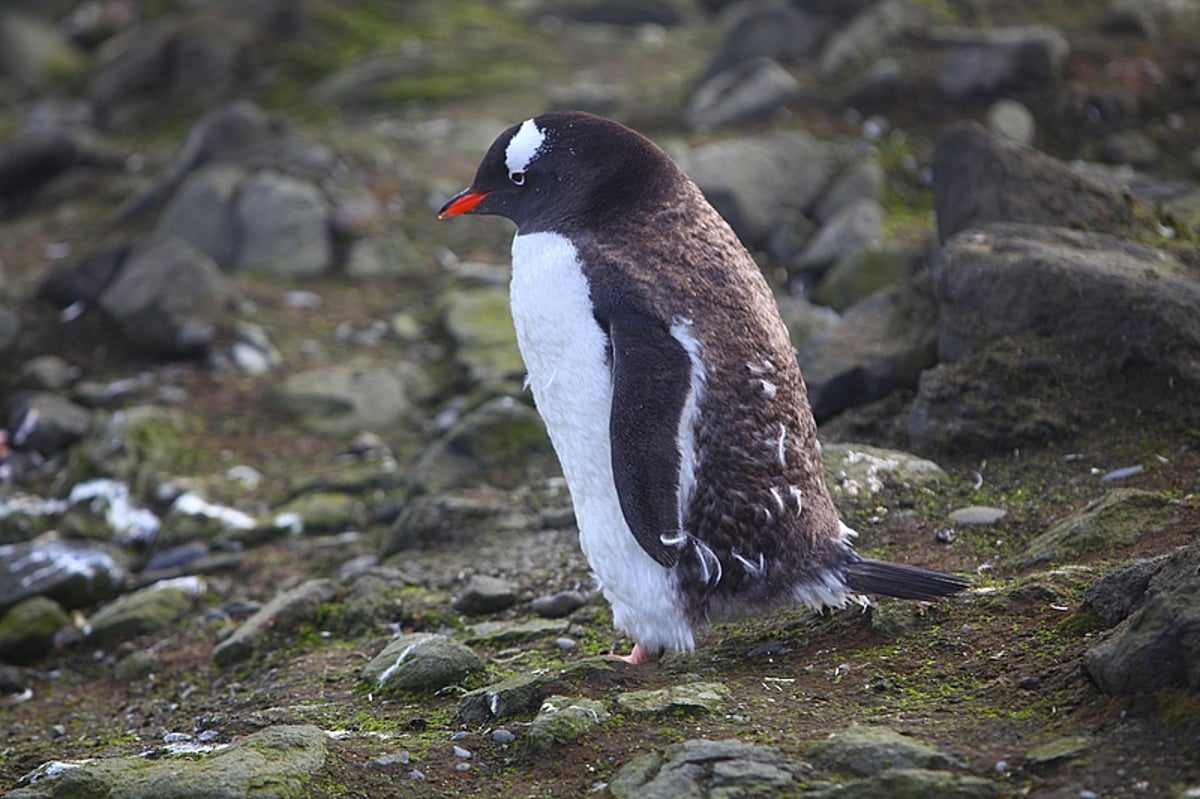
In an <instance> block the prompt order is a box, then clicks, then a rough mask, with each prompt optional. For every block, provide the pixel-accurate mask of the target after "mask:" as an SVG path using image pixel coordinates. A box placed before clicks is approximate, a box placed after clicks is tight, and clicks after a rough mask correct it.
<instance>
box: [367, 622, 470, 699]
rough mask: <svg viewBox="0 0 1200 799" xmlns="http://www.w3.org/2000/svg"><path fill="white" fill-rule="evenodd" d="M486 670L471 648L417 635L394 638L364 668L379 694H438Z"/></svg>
mask: <svg viewBox="0 0 1200 799" xmlns="http://www.w3.org/2000/svg"><path fill="white" fill-rule="evenodd" d="M482 670H483V661H482V660H480V659H479V656H478V655H476V654H475V652H474V651H472V650H471V649H470V648H469V647H466V646H463V645H462V644H460V643H458V642H457V641H455V640H454V639H453V638H449V637H447V636H444V635H437V634H435V633H414V634H412V635H401V636H399V637H398V638H395V639H393V640H392V641H391V642H390V643H389V644H388V645H387V646H386V647H384V649H383V651H382V652H380V653H379V654H378V655H376V656H375V657H374V658H373V659H372V660H371V662H370V663H368V664H367V665H366V667H365V668H364V669H363V680H364V681H365V682H367V683H370V684H371V686H372V688H373V690H376V691H427V692H432V691H437V690H439V689H441V688H445V687H446V686H448V685H454V684H456V683H458V682H461V681H462V680H463V679H465V678H466V677H468V676H470V675H471V674H474V673H475V672H478V671H482Z"/></svg>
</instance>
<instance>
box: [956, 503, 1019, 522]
mask: <svg viewBox="0 0 1200 799" xmlns="http://www.w3.org/2000/svg"><path fill="white" fill-rule="evenodd" d="M1007 515H1008V511H1006V510H1004V509H1002V508H989V507H986V506H984V505H968V506H967V507H965V508H958V509H957V510H953V511H951V512H950V519H951V521H954V522H956V523H958V524H970V525H988V524H995V523H996V522H998V521H1000V520H1001V519H1003V518H1004V517H1005V516H1007Z"/></svg>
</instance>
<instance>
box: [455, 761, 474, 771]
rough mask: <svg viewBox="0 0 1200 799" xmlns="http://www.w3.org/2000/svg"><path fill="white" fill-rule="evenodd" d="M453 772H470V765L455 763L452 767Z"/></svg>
mask: <svg viewBox="0 0 1200 799" xmlns="http://www.w3.org/2000/svg"><path fill="white" fill-rule="evenodd" d="M454 770H455V771H470V770H471V764H470V763H457V764H455V766H454Z"/></svg>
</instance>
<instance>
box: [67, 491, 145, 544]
mask: <svg viewBox="0 0 1200 799" xmlns="http://www.w3.org/2000/svg"><path fill="white" fill-rule="evenodd" d="M67 502H68V505H69V506H68V508H67V510H66V513H64V514H63V516H62V517H61V518H60V519H59V520H58V527H59V529H60V530H61V531H62V532H64V533H67V534H68V535H72V536H75V537H77V538H89V539H96V540H112V541H116V542H117V543H119V544H122V545H124V546H132V547H145V546H149V545H150V544H152V543H153V542H154V541H155V539H156V536H157V535H158V531H159V529H160V528H161V526H162V520H161V519H159V517H158V514H156V513H154V512H153V511H152V510H150V509H149V508H146V507H144V506H143V505H141V504H140V503H139V502H138V500H137V498H136V497H134V495H133V494H132V492H130V490H129V486H128V485H126V484H125V483H123V482H121V481H120V480H111V479H108V478H104V477H98V478H96V479H94V480H87V481H85V482H82V483H76V484H75V485H74V486H72V487H71V493H70V495H69V496H68V497H67Z"/></svg>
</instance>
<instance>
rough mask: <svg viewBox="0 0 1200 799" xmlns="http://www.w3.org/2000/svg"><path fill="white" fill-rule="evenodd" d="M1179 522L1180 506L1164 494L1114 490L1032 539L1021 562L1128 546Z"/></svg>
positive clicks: (1065, 558) (1053, 559) (1063, 558)
mask: <svg viewBox="0 0 1200 799" xmlns="http://www.w3.org/2000/svg"><path fill="white" fill-rule="evenodd" d="M1177 521H1179V511H1178V509H1177V508H1176V507H1175V506H1174V505H1173V504H1172V503H1171V501H1170V500H1169V499H1167V498H1166V497H1164V496H1162V495H1161V494H1156V493H1154V492H1152V491H1142V490H1140V489H1136V488H1118V489H1114V490H1112V491H1109V492H1108V493H1107V494H1105V495H1104V496H1102V497H1100V498H1099V499H1097V500H1095V501H1094V502H1092V503H1090V504H1089V505H1088V506H1087V507H1085V508H1084V509H1083V510H1081V511H1079V512H1078V513H1074V514H1072V515H1070V516H1068V517H1067V518H1065V519H1063V520H1062V521H1060V522H1058V523H1057V524H1055V525H1054V526H1053V527H1051V528H1050V529H1049V530H1047V531H1046V532H1044V533H1042V534H1041V535H1039V536H1038V537H1037V538H1035V539H1033V541H1031V542H1029V546H1028V547H1027V548H1026V549H1025V554H1024V555H1023V556H1022V558H1021V563H1022V565H1024V566H1029V565H1032V564H1036V563H1047V562H1055V563H1058V562H1063V561H1070V560H1073V559H1075V558H1079V557H1082V556H1084V555H1088V554H1090V553H1093V552H1102V551H1107V550H1111V549H1112V548H1114V547H1122V546H1128V545H1130V544H1133V543H1134V542H1136V541H1137V540H1139V539H1140V538H1142V537H1143V536H1145V535H1147V534H1148V533H1154V532H1158V531H1159V530H1162V529H1163V528H1165V527H1167V526H1168V525H1170V524H1173V523H1175V522H1177Z"/></svg>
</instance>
